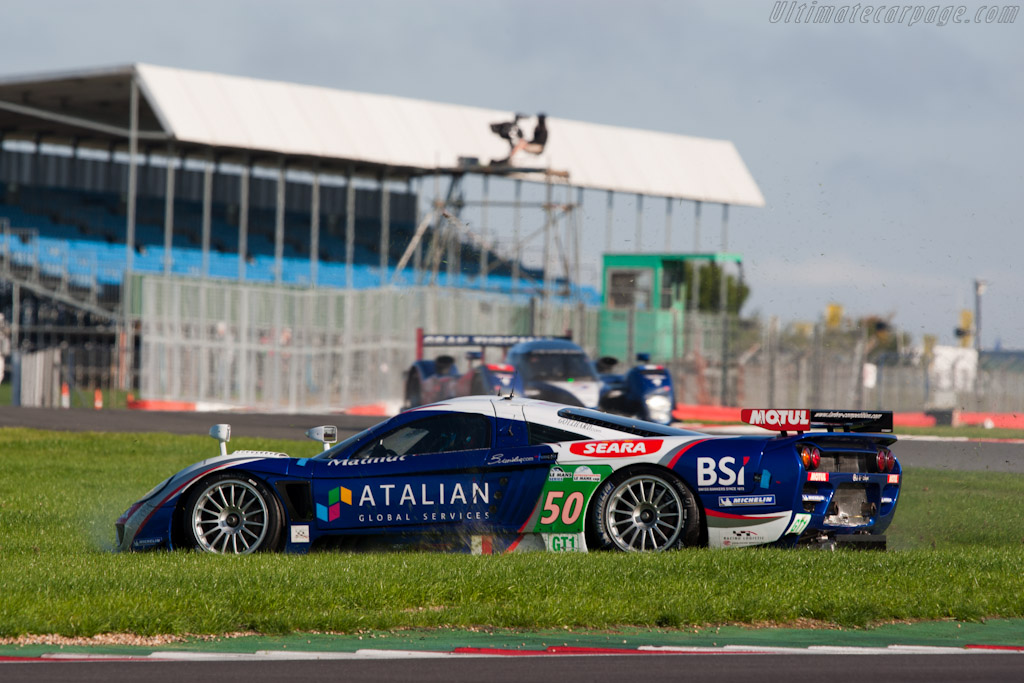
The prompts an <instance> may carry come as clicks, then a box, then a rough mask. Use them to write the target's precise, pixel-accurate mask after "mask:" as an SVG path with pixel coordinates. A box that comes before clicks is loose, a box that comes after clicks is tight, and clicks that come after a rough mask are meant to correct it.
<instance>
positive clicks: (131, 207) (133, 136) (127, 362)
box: [120, 75, 139, 390]
mask: <svg viewBox="0 0 1024 683" xmlns="http://www.w3.org/2000/svg"><path fill="white" fill-rule="evenodd" d="M131 80H132V85H131V105H130V108H129V117H130V122H129V126H128V208H127V213H128V217H127V230H126V235H125V252H126V256H127V259H126V263H125V274H124V282H123V284H122V286H121V297H122V298H121V314H122V316H123V325H124V335H125V347H124V357H123V358H122V359H121V368H122V370H123V372H122V373H121V381H120V385H121V389H124V390H128V389H131V388H132V380H131V375H132V372H131V371H132V368H133V367H134V365H135V359H134V349H135V336H134V334H133V332H134V330H133V328H132V317H131V316H132V271H133V270H134V268H135V194H136V192H137V191H138V188H137V186H136V185H137V178H136V176H137V172H138V169H137V168H136V160H135V155H136V154H137V153H138V148H139V84H138V82H137V81H136V80H135V76H134V75H133V76H132V79H131Z"/></svg>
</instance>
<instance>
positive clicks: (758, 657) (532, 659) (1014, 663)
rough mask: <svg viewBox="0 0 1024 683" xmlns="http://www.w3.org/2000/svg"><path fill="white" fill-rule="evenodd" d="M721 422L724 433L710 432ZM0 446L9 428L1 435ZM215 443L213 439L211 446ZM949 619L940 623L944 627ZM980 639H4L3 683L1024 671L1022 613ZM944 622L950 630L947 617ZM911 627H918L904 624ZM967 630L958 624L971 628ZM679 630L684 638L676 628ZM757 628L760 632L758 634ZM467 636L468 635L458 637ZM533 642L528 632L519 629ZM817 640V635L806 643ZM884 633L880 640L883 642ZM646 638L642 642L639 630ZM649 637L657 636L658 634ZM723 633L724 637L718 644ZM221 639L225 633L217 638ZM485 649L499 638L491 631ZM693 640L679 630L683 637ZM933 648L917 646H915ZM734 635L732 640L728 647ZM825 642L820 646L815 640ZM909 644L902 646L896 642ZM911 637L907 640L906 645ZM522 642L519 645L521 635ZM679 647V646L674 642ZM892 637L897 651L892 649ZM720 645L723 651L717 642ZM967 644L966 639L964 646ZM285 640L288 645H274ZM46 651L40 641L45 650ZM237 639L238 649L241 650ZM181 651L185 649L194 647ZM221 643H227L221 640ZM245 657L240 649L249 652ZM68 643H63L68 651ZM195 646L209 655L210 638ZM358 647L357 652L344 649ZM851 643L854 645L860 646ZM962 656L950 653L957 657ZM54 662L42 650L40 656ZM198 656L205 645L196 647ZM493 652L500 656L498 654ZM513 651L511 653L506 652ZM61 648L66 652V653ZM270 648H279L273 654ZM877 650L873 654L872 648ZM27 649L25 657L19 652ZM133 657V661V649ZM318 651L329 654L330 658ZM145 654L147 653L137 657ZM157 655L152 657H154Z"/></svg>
mask: <svg viewBox="0 0 1024 683" xmlns="http://www.w3.org/2000/svg"><path fill="white" fill-rule="evenodd" d="M378 421H379V419H378V418H372V417H357V416H344V415H336V414H335V415H260V414H249V413H230V414H216V413H174V412H148V413H144V412H134V411H116V410H105V411H92V410H86V409H71V410H50V409H34V408H13V407H6V406H4V407H0V428H3V427H30V428H35V429H53V430H63V431H96V432H164V433H168V434H172V435H174V434H204V433H206V432H207V431H208V429H209V427H210V426H211V425H212V424H216V423H219V422H228V423H230V424H231V425H232V433H233V435H236V436H242V435H244V436H252V437H263V438H275V439H277V438H281V439H289V438H291V439H301V438H302V435H303V433H304V431H305V430H306V429H307V428H309V427H312V426H316V425H321V424H334V425H337V426H338V428H339V432H340V434H339V436H341V437H342V438H343V437H344V435H346V434H350V433H354V432H356V431H359V430H361V429H364V428H366V427H368V426H371V425H373V424H375V423H376V422H378ZM715 431H723V430H717V429H716V430H715ZM0 443H2V436H0ZM214 447H215V446H214V445H213V444H212V442H211V449H212V448H214ZM893 450H894V452H896V453H897V456H898V457H899V458H900V461H901V463H902V464H903V465H904V466H905V467H907V466H909V467H929V468H936V469H947V470H983V471H993V472H1012V473H1024V443H1022V442H1020V441H997V440H992V441H988V440H983V441H968V440H931V439H924V438H909V437H908V438H904V439H901V440H900V442H899V443H898V444H897V446H896V447H894V449H893ZM943 626H944V625H943V624H938V625H935V626H933V628H940V629H941V628H942V627H943ZM955 626H956V627H957V628H959V627H960V625H955ZM964 626H968V627H969V628H978V629H980V630H978V631H975V632H973V635H972V636H971V637H973V640H971V639H969V638H968V639H967V640H965V639H964V638H963V637H961V634H960V633H957V634H955V635H947V636H941V637H937V638H934V639H932V640H928V639H927V638H924V640H923V641H922V638H921V636H920V633H919V632H918V635H916V636H915V635H913V634H912V633H913V632H911V635H898V634H897V635H892V636H889V637H885V636H884V635H883V636H879V635H878V633H874V637H875V638H876V640H875V641H868V642H866V643H865V642H858V639H857V638H852V639H851V637H852V636H853V635H855V634H852V633H849V632H843V633H838V634H837V633H829V632H821V631H818V632H813V631H812V632H808V633H809V634H810V635H808V633H803V634H802V635H801V633H800V632H799V631H797V632H796V634H789V635H786V634H781V633H779V632H778V631H767V632H765V631H761V632H758V631H748V632H747V633H750V634H757V633H762V634H764V633H767V634H768V636H767V637H766V640H765V641H764V643H763V645H765V646H774V645H783V646H793V645H795V646H796V649H795V650H794V649H791V650H785V649H780V650H778V651H776V652H773V653H771V654H765V653H764V652H763V650H762V651H760V652H759V651H757V650H756V648H754V647H752V646H750V645H749V643H750V640H749V638H746V637H739V636H736V637H732V638H726V637H724V636H723V635H721V634H719V635H717V636H715V639H714V640H712V642H711V643H707V642H705V641H695V642H693V643H692V644H693V645H695V646H696V647H699V648H703V647H705V646H712V651H711V652H706V651H705V652H700V651H690V652H686V653H683V652H677V653H675V654H661V653H657V652H649V653H647V654H643V655H638V654H636V653H631V654H620V653H617V652H616V650H620V649H622V648H624V647H627V646H625V645H618V646H617V647H616V648H613V649H603V650H602V649H600V648H598V649H596V650H595V649H590V650H589V651H587V650H580V651H578V652H576V653H574V654H562V653H559V652H555V651H550V650H548V651H545V650H544V647H542V645H543V643H540V642H536V643H533V642H531V643H529V644H527V643H524V645H526V648H525V649H527V650H531V651H534V652H535V653H536V655H537V656H526V657H524V656H513V657H507V656H500V657H483V656H482V654H483V653H480V652H477V653H475V654H474V653H472V652H466V653H461V654H453V651H454V648H453V647H452V643H447V642H440V643H439V642H427V643H419V644H418V647H417V646H413V647H410V648H409V649H410V650H430V651H432V652H430V653H426V654H425V655H424V654H419V655H417V654H415V653H410V654H406V655H397V654H396V655H393V656H392V658H381V659H378V658H376V657H369V656H367V657H363V656H359V655H358V653H356V649H357V648H360V647H363V648H367V647H373V646H372V645H370V644H369V643H353V642H352V640H351V638H349V640H348V641H344V642H343V641H342V640H337V641H336V642H334V643H333V644H332V645H331V646H328V647H327V648H326V651H327V652H328V654H325V650H320V651H319V654H317V653H311V654H309V655H307V656H302V655H299V653H297V652H295V649H296V647H299V648H301V642H310V641H300V643H299V645H294V644H293V645H292V655H291V656H296V657H298V659H294V660H281V659H279V658H277V657H275V656H269V657H268V656H262V657H261V656H253V653H254V652H256V651H257V650H258V649H259V648H262V647H267V645H266V643H263V644H244V643H238V644H235V646H234V648H229V649H232V650H233V651H234V652H236V658H235V659H233V660H228V661H223V660H221V661H158V660H157V658H158V657H159V653H154V652H152V649H147V650H144V651H134V652H128V653H125V652H123V651H122V652H119V653H107V654H101V655H100V656H101V657H109V656H111V655H114V656H116V657H118V658H119V659H117V660H110V659H103V658H101V659H91V660H86V661H83V659H82V658H83V657H90V656H91V657H95V656H96V648H91V649H85V648H64V649H58V648H57V647H56V646H33V647H28V648H27V649H26V648H17V649H15V648H12V647H2V648H0V680H2V681H136V680H141V679H143V678H144V679H146V680H148V681H149V682H150V683H164V682H167V683H171V682H175V683H176V682H177V681H181V680H188V679H196V680H217V681H220V682H221V683H231V682H233V681H245V683H254V682H255V681H279V680H299V679H304V680H323V679H326V680H345V681H417V682H423V683H427V682H430V681H488V682H489V683H499V682H502V681H517V682H522V681H534V680H536V681H544V680H557V681H560V682H562V683H575V682H576V681H579V682H583V681H595V680H629V679H638V680H641V681H643V682H644V683H646V682H647V681H679V680H685V681H714V682H715V683H729V682H731V681H758V682H759V683H775V682H779V683H782V682H783V681H785V682H786V683H796V682H799V681H814V682H815V683H818V682H819V681H821V680H822V678H823V677H825V678H828V679H829V680H830V681H831V683H842V682H845V681H858V682H860V681H864V680H871V679H879V680H881V679H883V678H884V679H886V680H898V681H1010V680H1024V620H1010V621H1006V622H1000V623H995V622H991V623H989V624H981V625H972V624H965V625H964ZM945 627H950V628H951V627H952V626H951V625H950V624H945ZM908 628H911V629H914V628H917V627H908ZM966 633H967V632H963V636H966ZM479 635H480V634H469V633H466V634H462V635H461V636H460V635H459V634H456V635H455V636H450V638H454V639H456V640H453V643H458V642H463V643H465V642H467V641H470V640H473V639H474V638H478V637H479ZM676 637H677V638H678V636H676ZM751 637H753V636H751ZM459 638H461V641H459V640H458V639H459ZM521 638H522V639H524V640H529V637H528V636H523V635H519V636H516V640H519V639H521ZM808 638H810V640H808ZM878 638H881V639H880V640H878ZM639 640H641V641H642V640H643V638H640V639H639ZM647 640H648V641H654V640H657V638H655V637H654V635H653V634H652V635H649V636H647ZM719 641H720V642H719ZM221 642H222V643H226V642H227V641H221ZM487 642H488V646H489V647H493V648H500V647H504V645H502V644H501V643H497V642H495V641H494V639H493V638H492V639H491V640H490V641H487ZM685 642H686V639H683V644H685ZM826 642H838V643H841V644H842V645H843V646H851V647H852V646H856V647H858V648H861V649H858V650H846V651H844V650H843V649H842V648H840V649H837V650H831V651H827V652H825V651H820V650H816V649H815V648H821V647H823V646H822V645H820V643H826ZM922 642H923V643H924V645H925V647H929V646H930V647H933V648H935V649H931V650H921V651H918V650H915V648H914V645H913V644H914V643H916V644H918V645H920V644H922ZM580 643H581V645H582V646H584V647H587V648H593V647H594V646H595V645H596V644H595V643H594V642H593V639H591V640H589V641H588V640H587V639H586V638H582V639H580ZM730 643H731V645H730ZM816 643H818V644H816ZM901 643H902V644H904V645H900V644H901ZM906 643H911V645H905V644H906ZM971 643H974V644H982V645H988V646H991V645H993V644H995V647H994V648H993V649H982V650H975V649H969V646H970V645H971ZM635 644H637V639H636V638H634V643H631V644H630V646H634V645H635ZM515 645H516V647H517V648H518V643H516V644H515ZM674 645H679V643H674ZM894 645H896V647H895V648H894V647H893V646H894ZM723 646H725V649H722V648H723ZM965 646H968V647H965ZM277 647H278V648H281V649H287V648H288V644H287V643H286V644H284V645H281V644H277ZM40 648H42V649H40ZM239 648H241V649H239ZM185 649H188V648H187V647H186V648H185ZM221 649H223V648H221ZM246 649H247V650H248V652H247V654H245V655H243V654H241V652H242V650H246ZM62 650H63V651H62ZM200 650H202V651H205V652H210V651H211V648H210V647H208V646H207V647H203V648H200ZM346 652H347V653H356V654H355V655H352V654H348V655H346V654H345V653H346ZM854 652H856V653H857V654H853V653H854ZM954 653H955V654H954ZM44 654H45V655H47V656H50V657H53V656H55V655H56V656H57V657H58V658H57V659H49V660H43V659H39V657H40V656H41V655H44ZM199 654H200V656H201V652H200V653H199ZM492 654H493V653H492ZM506 654H507V653H506ZM61 655H63V656H64V657H66V659H60V658H59V657H60V656H61ZM271 655H273V652H272V651H271ZM872 655H874V656H872ZM21 657H27V658H30V659H29V660H22V659H20V658H21ZM133 657H135V658H136V659H135V660H131V658H133ZM316 657H328V658H327V659H324V658H320V659H317V658H316ZM138 658H147V659H146V660H145V661H142V660H140V659H138ZM155 660H156V661H155Z"/></svg>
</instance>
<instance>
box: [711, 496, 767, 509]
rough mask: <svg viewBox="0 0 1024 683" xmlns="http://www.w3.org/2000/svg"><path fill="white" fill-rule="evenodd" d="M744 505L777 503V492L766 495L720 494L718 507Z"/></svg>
mask: <svg viewBox="0 0 1024 683" xmlns="http://www.w3.org/2000/svg"><path fill="white" fill-rule="evenodd" d="M744 505H775V494H774V493H771V494H768V495H764V496H719V497H718V507H722V508H731V507H739V506H744Z"/></svg>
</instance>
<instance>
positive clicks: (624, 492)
mask: <svg viewBox="0 0 1024 683" xmlns="http://www.w3.org/2000/svg"><path fill="white" fill-rule="evenodd" d="M587 527H588V529H587V531H588V534H587V536H588V539H587V545H588V546H589V547H592V548H594V549H596V550H620V551H624V552H633V551H661V550H673V549H675V548H683V547H688V546H698V545H702V544H703V538H704V535H703V533H702V529H701V512H700V507H699V506H698V505H697V498H696V496H694V494H693V492H691V491H690V489H689V488H688V487H687V486H686V484H685V483H683V481H682V480H680V479H679V478H678V477H677V476H675V475H674V474H672V473H670V472H668V471H666V470H663V469H660V468H657V467H650V466H640V467H632V468H629V469H627V470H623V471H620V472H616V473H615V474H613V475H612V476H611V477H609V478H608V480H607V481H605V483H604V484H602V485H601V488H599V489H598V490H597V494H596V495H595V496H594V500H593V503H592V504H591V506H590V511H589V513H588V518H587Z"/></svg>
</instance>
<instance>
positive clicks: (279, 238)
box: [274, 159, 285, 285]
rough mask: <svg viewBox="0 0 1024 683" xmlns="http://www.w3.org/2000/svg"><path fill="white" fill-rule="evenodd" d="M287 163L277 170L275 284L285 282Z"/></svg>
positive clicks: (282, 160) (283, 163)
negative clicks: (285, 173) (285, 170)
mask: <svg viewBox="0 0 1024 683" xmlns="http://www.w3.org/2000/svg"><path fill="white" fill-rule="evenodd" d="M284 167H285V161H284V159H281V165H280V166H278V169H277V205H276V207H275V208H276V210H275V213H274V284H276V285H280V284H281V283H282V282H283V281H284V201H285V194H284V189H285V177H284Z"/></svg>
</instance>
